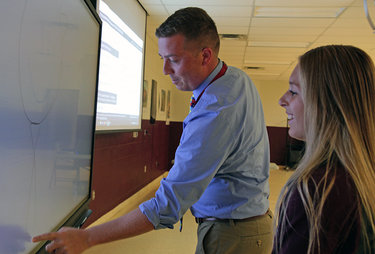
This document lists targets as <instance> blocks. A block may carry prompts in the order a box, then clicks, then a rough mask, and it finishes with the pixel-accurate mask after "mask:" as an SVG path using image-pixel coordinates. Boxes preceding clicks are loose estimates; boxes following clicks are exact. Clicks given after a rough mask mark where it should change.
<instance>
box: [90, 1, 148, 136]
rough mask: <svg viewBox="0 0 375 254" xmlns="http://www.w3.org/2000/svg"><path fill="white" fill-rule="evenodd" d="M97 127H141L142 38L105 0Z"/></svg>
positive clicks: (120, 128)
mask: <svg viewBox="0 0 375 254" xmlns="http://www.w3.org/2000/svg"><path fill="white" fill-rule="evenodd" d="M99 10H100V12H99V16H100V17H101V19H102V21H103V28H102V44H101V57H100V72H99V92H98V104H97V119H96V129H97V130H99V131H100V130H122V129H139V128H140V121H141V103H142V101H141V91H142V84H143V45H144V42H143V39H141V38H140V37H139V36H138V35H137V34H136V33H135V32H133V31H132V29H131V28H130V27H129V26H128V25H126V24H125V23H124V21H123V20H122V19H121V18H120V17H119V16H118V15H117V14H116V13H115V12H113V11H112V10H111V9H110V7H109V6H108V5H107V4H106V3H105V2H103V1H101V2H100V5H99Z"/></svg>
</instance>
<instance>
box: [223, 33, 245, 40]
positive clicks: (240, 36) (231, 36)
mask: <svg viewBox="0 0 375 254" xmlns="http://www.w3.org/2000/svg"><path fill="white" fill-rule="evenodd" d="M219 36H220V39H222V40H239V41H245V40H247V35H246V34H219Z"/></svg>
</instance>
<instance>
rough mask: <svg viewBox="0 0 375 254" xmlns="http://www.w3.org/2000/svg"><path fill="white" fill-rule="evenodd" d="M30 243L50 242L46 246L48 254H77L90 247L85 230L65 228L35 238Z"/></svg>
mask: <svg viewBox="0 0 375 254" xmlns="http://www.w3.org/2000/svg"><path fill="white" fill-rule="evenodd" d="M32 241H33V242H40V241H51V243H49V244H48V245H47V246H46V251H47V252H49V253H66V254H79V253H82V252H83V251H84V250H86V249H88V248H89V247H90V245H89V236H88V233H87V232H86V231H85V230H83V229H76V228H67V227H65V228H61V229H60V230H59V231H57V232H52V233H46V234H42V235H39V236H35V237H33V239H32Z"/></svg>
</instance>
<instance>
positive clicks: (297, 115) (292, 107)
mask: <svg viewBox="0 0 375 254" xmlns="http://www.w3.org/2000/svg"><path fill="white" fill-rule="evenodd" d="M279 104H280V106H281V107H283V108H285V110H286V114H287V116H288V123H289V135H290V136H291V137H292V138H295V139H298V140H305V127H304V113H303V111H304V104H303V100H302V93H301V86H300V77H299V65H297V66H296V67H295V68H294V70H293V72H292V74H291V75H290V78H289V90H288V91H287V92H286V93H285V94H284V95H283V96H282V97H281V98H280V100H279Z"/></svg>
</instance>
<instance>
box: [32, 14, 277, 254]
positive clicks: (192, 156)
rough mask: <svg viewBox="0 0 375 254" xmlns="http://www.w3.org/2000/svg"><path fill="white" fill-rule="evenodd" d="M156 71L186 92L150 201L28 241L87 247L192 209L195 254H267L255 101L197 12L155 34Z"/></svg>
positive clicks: (263, 167)
mask: <svg viewBox="0 0 375 254" xmlns="http://www.w3.org/2000/svg"><path fill="white" fill-rule="evenodd" d="M156 36H157V37H158V44H159V55H160V56H161V58H162V59H163V61H164V67H163V71H164V74H165V75H169V76H170V78H171V80H172V82H173V84H174V85H176V87H177V88H178V89H180V90H183V91H193V95H194V100H193V105H192V109H191V112H190V113H189V115H188V116H187V117H186V119H185V120H184V122H183V127H184V129H183V133H182V136H181V140H180V145H179V147H178V148H177V150H176V154H175V164H174V166H173V167H172V168H171V169H170V171H169V174H168V176H167V177H166V178H165V179H163V180H162V181H161V183H160V187H159V189H158V190H157V192H156V194H155V197H154V198H152V199H150V200H148V201H146V202H144V203H143V204H141V205H140V206H139V208H138V209H136V210H134V211H133V212H131V213H129V214H127V215H124V216H122V217H120V218H119V219H116V220H114V221H111V222H108V223H106V224H102V225H99V226H96V227H92V228H88V229H85V230H77V229H71V228H65V229H62V230H60V231H59V232H57V233H49V234H45V235H42V236H38V237H35V238H34V239H33V240H34V241H40V240H47V239H48V240H52V242H51V243H50V244H49V245H48V246H47V250H48V251H53V250H55V249H61V248H65V249H67V250H71V252H69V253H80V252H81V251H83V250H85V249H87V248H88V247H90V246H92V245H95V244H99V243H104V242H109V241H113V240H117V239H122V238H127V237H131V236H135V235H139V234H142V233H145V232H148V231H150V230H153V229H161V228H173V225H174V224H176V223H177V222H178V221H179V220H180V219H181V218H182V217H183V215H184V213H185V212H186V211H187V210H188V209H191V212H192V214H193V215H194V216H195V217H196V221H197V223H198V244H197V249H196V253H199V254H200V253H234V254H241V253H270V251H271V248H272V214H271V212H270V211H269V202H268V196H269V183H268V178H269V143H268V136H267V130H266V126H265V123H264V116H263V109H262V104H261V101H260V98H259V94H258V92H257V91H256V88H255V86H254V84H253V83H252V81H251V80H250V78H249V77H248V76H247V75H246V74H245V73H244V72H243V71H241V70H239V69H237V68H234V67H231V66H227V65H226V64H225V63H224V62H222V61H221V60H220V59H219V58H218V53H219V47H220V40H219V36H218V32H217V29H216V25H215V23H214V22H213V20H212V19H211V18H210V17H209V16H208V15H207V13H206V12H205V11H204V10H202V9H200V8H193V7H190V8H184V9H181V10H178V11H177V12H175V13H174V14H173V15H171V16H170V17H169V18H168V19H167V20H166V21H165V22H164V23H163V24H162V25H161V26H160V27H159V28H158V29H157V30H156Z"/></svg>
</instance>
